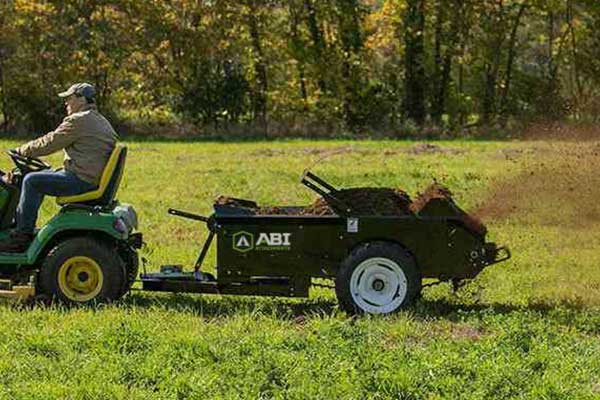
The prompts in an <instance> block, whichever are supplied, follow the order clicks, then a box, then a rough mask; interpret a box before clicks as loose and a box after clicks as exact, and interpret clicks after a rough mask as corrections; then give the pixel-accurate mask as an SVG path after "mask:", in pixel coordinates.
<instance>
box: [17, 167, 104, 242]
mask: <svg viewBox="0 0 600 400" xmlns="http://www.w3.org/2000/svg"><path fill="white" fill-rule="evenodd" d="M95 188H96V186H95V185H94V184H92V183H89V182H86V181H84V180H82V179H80V178H78V177H77V175H75V174H74V173H72V172H69V171H64V170H61V171H39V172H30V173H29V174H27V175H25V178H24V179H23V185H22V187H21V197H20V199H19V205H18V206H17V212H16V220H17V230H18V231H20V232H25V233H33V230H34V229H35V221H36V220H37V216H38V211H39V209H40V206H41V205H42V201H43V200H44V195H50V196H73V195H76V194H81V193H85V192H89V191H90V190H94V189H95Z"/></svg>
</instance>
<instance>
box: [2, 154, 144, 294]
mask: <svg viewBox="0 0 600 400" xmlns="http://www.w3.org/2000/svg"><path fill="white" fill-rule="evenodd" d="M8 155H9V156H10V157H11V159H12V161H13V162H14V164H15V168H14V170H13V181H12V184H6V183H5V182H3V181H0V239H5V238H6V237H7V236H8V235H9V231H10V229H11V228H12V227H14V216H15V210H16V207H17V204H18V201H19V195H20V190H21V185H22V182H23V178H24V177H25V176H26V175H27V174H29V173H31V172H35V171H41V170H45V169H49V168H50V165H48V164H47V163H45V162H43V161H41V160H39V159H36V158H29V157H24V156H22V155H20V154H18V153H16V152H13V151H9V152H8ZM126 155H127V148H125V147H123V146H117V147H116V148H115V150H114V151H113V153H112V154H111V156H110V159H109V161H108V162H107V165H106V167H105V169H104V171H103V174H102V177H101V180H100V183H99V185H98V187H97V189H95V190H93V191H91V192H87V193H84V194H81V195H76V196H70V197H62V198H60V197H59V198H57V202H58V204H59V205H60V207H61V208H60V210H59V211H58V213H57V214H56V215H54V216H53V217H52V218H51V219H50V220H49V221H48V222H47V223H46V224H45V225H44V226H42V227H41V228H40V229H38V230H36V235H35V238H34V240H33V241H32V243H31V245H30V246H29V248H28V249H27V251H26V252H25V253H0V296H3V297H16V298H32V297H34V296H37V297H38V298H42V299H48V300H50V299H58V300H60V301H63V302H66V303H75V304H77V303H96V302H109V301H113V300H116V299H118V298H120V297H122V296H123V295H124V294H125V293H126V292H127V291H128V290H129V288H130V287H131V285H132V284H133V282H134V280H135V279H136V276H137V274H138V255H137V249H139V248H140V247H141V244H142V235H141V234H140V233H136V232H135V230H136V229H137V217H136V213H135V210H134V209H133V207H132V206H130V205H127V204H119V202H118V201H117V200H115V195H116V193H117V190H118V188H119V184H120V181H121V177H122V175H123V169H124V166H125V158H126ZM0 174H1V175H4V172H2V171H0Z"/></svg>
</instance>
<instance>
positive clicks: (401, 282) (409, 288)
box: [335, 242, 421, 314]
mask: <svg viewBox="0 0 600 400" xmlns="http://www.w3.org/2000/svg"><path fill="white" fill-rule="evenodd" d="M420 291H421V276H420V274H419V270H418V269H417V265H416V262H415V260H414V258H413V257H412V256H411V255H410V253H408V252H407V251H406V250H405V249H403V248H402V247H401V246H399V245H397V244H394V243H387V242H371V243H365V244H363V245H361V246H359V247H357V248H356V249H354V250H353V251H352V252H351V253H350V255H349V256H348V257H346V259H345V260H344V261H343V262H342V265H341V266H340V269H339V271H338V274H337V278H336V282H335V292H336V295H337V298H338V301H339V303H340V306H341V307H342V308H343V309H344V310H345V311H346V312H348V313H350V314H389V313H393V312H395V311H398V310H399V309H401V308H403V307H406V306H408V305H410V304H411V303H412V302H413V301H414V300H415V298H416V297H417V296H418V294H419V293H420Z"/></svg>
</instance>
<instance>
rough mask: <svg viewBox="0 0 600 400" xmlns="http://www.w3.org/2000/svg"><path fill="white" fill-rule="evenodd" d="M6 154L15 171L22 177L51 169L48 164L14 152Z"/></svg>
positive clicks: (9, 151)
mask: <svg viewBox="0 0 600 400" xmlns="http://www.w3.org/2000/svg"><path fill="white" fill-rule="evenodd" d="M6 153H7V154H8V155H9V156H10V158H11V159H12V160H13V162H14V163H15V166H16V167H17V169H18V170H19V171H21V173H22V174H23V175H25V174H27V173H29V172H37V171H42V170H45V169H50V168H51V166H50V164H48V163H46V162H44V161H42V160H40V159H39V158H35V157H26V156H24V155H21V154H19V153H17V152H16V151H15V150H8V151H7V152H6Z"/></svg>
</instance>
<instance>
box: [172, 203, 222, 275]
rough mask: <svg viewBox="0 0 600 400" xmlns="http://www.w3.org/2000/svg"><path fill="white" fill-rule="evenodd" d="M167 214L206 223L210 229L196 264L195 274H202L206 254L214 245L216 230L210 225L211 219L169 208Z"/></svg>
mask: <svg viewBox="0 0 600 400" xmlns="http://www.w3.org/2000/svg"><path fill="white" fill-rule="evenodd" d="M167 212H168V213H169V214H171V215H175V216H177V217H181V218H187V219H192V220H194V221H202V222H205V223H206V225H207V226H208V229H209V233H208V237H207V238H206V241H205V242H204V245H203V246H202V250H200V254H199V255H198V259H197V260H196V262H195V263H194V272H195V273H197V272H200V268H201V267H202V263H203V262H204V259H205V258H206V253H208V249H209V248H210V245H211V244H212V241H213V239H214V237H215V232H214V229H213V227H211V224H209V221H210V219H209V218H207V217H204V216H202V215H198V214H192V213H190V212H187V211H181V210H176V209H174V208H169V210H168V211H167Z"/></svg>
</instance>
